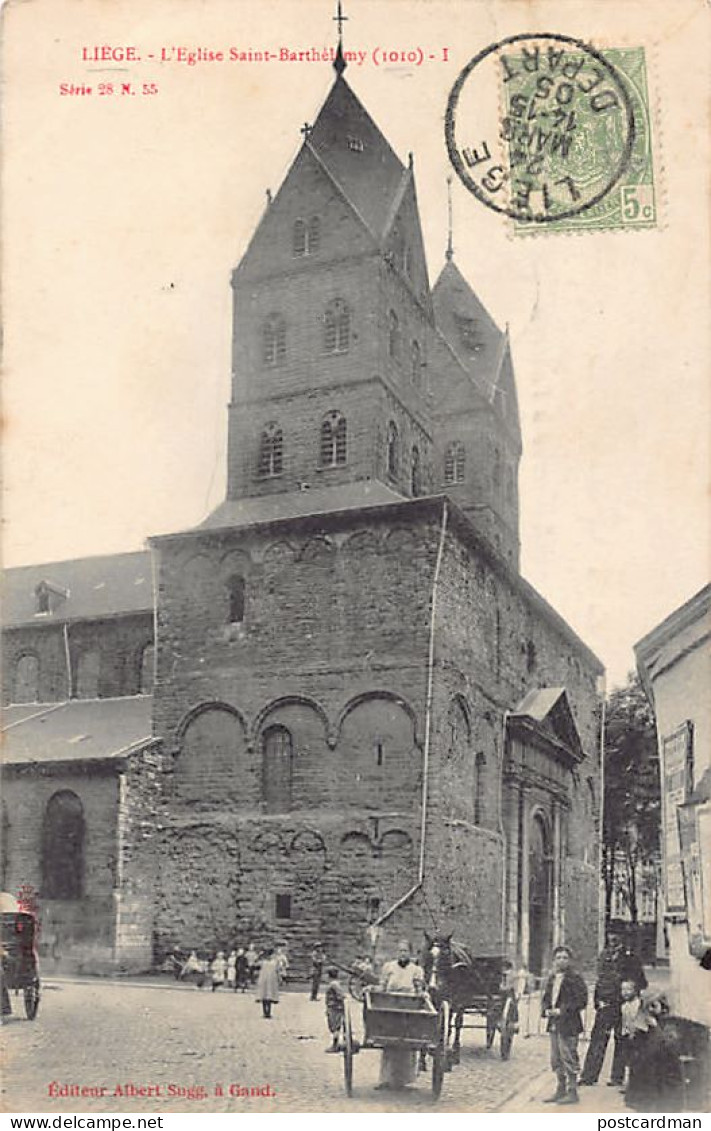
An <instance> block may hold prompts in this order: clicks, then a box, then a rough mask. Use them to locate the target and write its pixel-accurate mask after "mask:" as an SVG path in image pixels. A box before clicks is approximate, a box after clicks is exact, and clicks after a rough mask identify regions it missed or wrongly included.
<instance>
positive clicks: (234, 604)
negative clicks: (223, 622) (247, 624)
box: [227, 574, 245, 624]
mask: <svg viewBox="0 0 711 1131" xmlns="http://www.w3.org/2000/svg"><path fill="white" fill-rule="evenodd" d="M244 593H245V586H244V578H243V577H241V576H240V575H239V574H234V576H233V577H230V578H229V580H228V582H227V605H228V608H227V619H228V621H229V623H230V624H241V623H242V621H243V620H244Z"/></svg>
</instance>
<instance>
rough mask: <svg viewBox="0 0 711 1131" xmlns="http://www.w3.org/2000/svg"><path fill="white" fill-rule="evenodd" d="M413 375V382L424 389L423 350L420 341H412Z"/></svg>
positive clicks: (419, 388) (418, 387) (417, 387)
mask: <svg viewBox="0 0 711 1131" xmlns="http://www.w3.org/2000/svg"><path fill="white" fill-rule="evenodd" d="M410 361H411V377H412V384H413V385H414V387H415V388H416V389H418V390H421V389H422V350H421V349H420V343H419V342H413V343H412V355H411V359H410Z"/></svg>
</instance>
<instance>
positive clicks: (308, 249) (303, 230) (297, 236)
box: [291, 216, 321, 259]
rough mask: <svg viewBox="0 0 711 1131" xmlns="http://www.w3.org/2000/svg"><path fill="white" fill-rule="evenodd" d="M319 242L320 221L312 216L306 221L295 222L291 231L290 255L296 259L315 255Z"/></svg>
mask: <svg viewBox="0 0 711 1131" xmlns="http://www.w3.org/2000/svg"><path fill="white" fill-rule="evenodd" d="M320 242H321V221H320V219H319V217H318V216H312V217H311V219H310V220H309V221H308V223H307V221H306V220H301V219H299V220H295V221H294V227H293V229H292V243H291V250H292V254H293V255H294V256H295V257H296V258H297V259H298V258H300V257H301V256H304V255H315V254H316V252H317V251H318V249H319V244H320Z"/></svg>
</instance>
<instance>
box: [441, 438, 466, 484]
mask: <svg viewBox="0 0 711 1131" xmlns="http://www.w3.org/2000/svg"><path fill="white" fill-rule="evenodd" d="M464 463H465V457H464V444H463V443H462V442H461V440H453V441H452V443H451V444H448V445H447V447H446V448H445V450H444V482H445V484H446V486H448V487H449V486H452V484H454V483H463V482H464Z"/></svg>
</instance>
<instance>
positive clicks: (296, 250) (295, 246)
mask: <svg viewBox="0 0 711 1131" xmlns="http://www.w3.org/2000/svg"><path fill="white" fill-rule="evenodd" d="M307 239H308V228H307V227H306V221H305V220H294V228H293V231H292V235H291V250H292V253H293V254H294V255H295V256H297V257H298V256H301V255H306V241H307Z"/></svg>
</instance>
